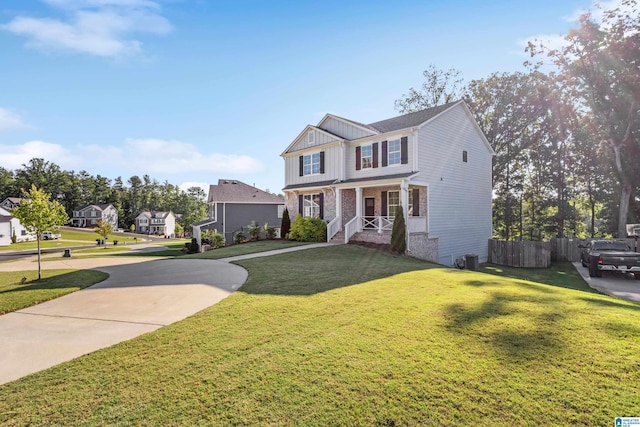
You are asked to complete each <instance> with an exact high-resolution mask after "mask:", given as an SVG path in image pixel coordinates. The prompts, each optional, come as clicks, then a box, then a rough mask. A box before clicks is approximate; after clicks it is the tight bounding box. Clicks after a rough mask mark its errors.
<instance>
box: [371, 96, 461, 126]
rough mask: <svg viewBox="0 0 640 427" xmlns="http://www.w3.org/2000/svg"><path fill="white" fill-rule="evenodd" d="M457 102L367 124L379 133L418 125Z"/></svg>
mask: <svg viewBox="0 0 640 427" xmlns="http://www.w3.org/2000/svg"><path fill="white" fill-rule="evenodd" d="M458 102H460V101H455V102H450V103H448V104H443V105H438V106H437V107H432V108H427V109H426V110H421V111H416V112H414V113H409V114H403V115H402V116H397V117H392V118H390V119H386V120H381V121H379V122H375V123H370V124H369V125H368V126H369V127H372V128H374V129H376V130H377V131H378V132H380V133H385V132H392V131H394V130H400V129H406V128H410V127H413V126H418V125H421V124H422V123H424V122H426V121H427V120H429V119H431V118H433V117H435V116H437V115H438V114H440V113H441V112H443V111H445V110H446V109H448V108H449V107H451V106H452V105H454V104H457V103H458Z"/></svg>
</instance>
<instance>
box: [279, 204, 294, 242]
mask: <svg viewBox="0 0 640 427" xmlns="http://www.w3.org/2000/svg"><path fill="white" fill-rule="evenodd" d="M289 230H291V218H289V210H288V209H287V208H284V212H282V224H281V225H280V237H282V238H283V239H286V238H287V234H289Z"/></svg>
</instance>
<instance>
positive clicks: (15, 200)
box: [0, 197, 22, 212]
mask: <svg viewBox="0 0 640 427" xmlns="http://www.w3.org/2000/svg"><path fill="white" fill-rule="evenodd" d="M21 202H22V198H21V197H7V198H6V199H4V200H3V201H2V202H0V208H3V209H6V210H8V211H9V212H11V210H12V209H13V208H15V207H16V206H18V205H19V204H20V203H21Z"/></svg>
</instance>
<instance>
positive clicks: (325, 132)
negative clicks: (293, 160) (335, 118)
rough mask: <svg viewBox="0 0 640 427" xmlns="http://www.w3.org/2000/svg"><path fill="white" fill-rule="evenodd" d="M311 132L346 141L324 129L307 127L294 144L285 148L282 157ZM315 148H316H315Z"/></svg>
mask: <svg viewBox="0 0 640 427" xmlns="http://www.w3.org/2000/svg"><path fill="white" fill-rule="evenodd" d="M325 117H326V116H325ZM323 120H324V119H323ZM310 130H314V131H316V132H321V133H324V134H326V135H328V136H330V137H331V138H335V139H336V141H344V138H342V137H341V136H340V135H336V134H335V133H332V132H329V131H328V130H326V129H322V128H320V127H318V126H313V125H307V126H305V128H304V129H302V132H300V133H299V134H298V136H296V139H294V140H293V142H291V144H289V146H288V147H287V148H285V150H284V151H283V152H282V154H280V155H281V156H283V155H285V154H286V153H287V152H289V151H290V150H291V149H292V148H293V147H295V146H296V145H297V144H298V141H300V139H301V138H303V137H304V136H305V135H306V134H307V132H309V131H310ZM314 147H316V146H314Z"/></svg>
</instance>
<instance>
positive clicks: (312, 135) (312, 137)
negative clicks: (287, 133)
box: [307, 131, 316, 145]
mask: <svg viewBox="0 0 640 427" xmlns="http://www.w3.org/2000/svg"><path fill="white" fill-rule="evenodd" d="M315 143H316V133H315V132H314V131H310V132H309V133H308V134H307V144H309V145H313V144H315Z"/></svg>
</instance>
